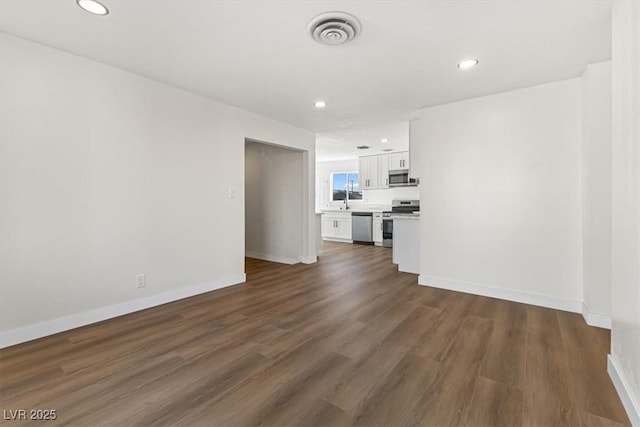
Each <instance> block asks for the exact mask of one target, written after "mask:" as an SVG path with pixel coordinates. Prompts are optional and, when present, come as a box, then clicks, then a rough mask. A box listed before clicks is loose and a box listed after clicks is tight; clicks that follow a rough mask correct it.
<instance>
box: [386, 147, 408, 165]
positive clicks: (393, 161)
mask: <svg viewBox="0 0 640 427" xmlns="http://www.w3.org/2000/svg"><path fill="white" fill-rule="evenodd" d="M396 169H409V152H408V151H400V152H398V153H392V154H389V170H396Z"/></svg>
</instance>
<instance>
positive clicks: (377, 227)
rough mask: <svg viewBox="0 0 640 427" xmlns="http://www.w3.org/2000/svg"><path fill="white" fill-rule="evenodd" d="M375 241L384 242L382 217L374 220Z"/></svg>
mask: <svg viewBox="0 0 640 427" xmlns="http://www.w3.org/2000/svg"><path fill="white" fill-rule="evenodd" d="M373 242H374V243H382V219H380V220H378V219H374V220H373Z"/></svg>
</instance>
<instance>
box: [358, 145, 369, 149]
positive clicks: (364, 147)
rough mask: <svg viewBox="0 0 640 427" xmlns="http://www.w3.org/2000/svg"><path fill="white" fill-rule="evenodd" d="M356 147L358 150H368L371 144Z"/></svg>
mask: <svg viewBox="0 0 640 427" xmlns="http://www.w3.org/2000/svg"><path fill="white" fill-rule="evenodd" d="M356 148H357V149H358V150H368V149H369V146H368V145H358V146H357V147H356Z"/></svg>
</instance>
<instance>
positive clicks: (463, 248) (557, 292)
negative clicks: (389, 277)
mask: <svg viewBox="0 0 640 427" xmlns="http://www.w3.org/2000/svg"><path fill="white" fill-rule="evenodd" d="M580 90H581V86H580V79H572V80H567V81H561V82H557V83H551V84H546V85H542V86H536V87H531V88H526V89H521V90H516V91H512V92H507V93H502V94H497V95H491V96H485V97H481V98H475V99H471V100H466V101H462V102H455V103H451V104H446V105H442V106H437V107H433V108H427V109H424V110H421V111H420V113H419V115H418V120H417V121H414V122H412V126H411V131H412V134H411V149H412V152H413V154H412V170H415V172H414V174H415V175H416V176H419V177H420V179H421V185H420V196H421V217H422V220H421V221H420V223H421V232H420V235H421V276H420V279H419V280H420V283H422V284H430V285H436V286H442V287H449V288H456V289H461V290H467V291H471V292H478V293H480V292H484V293H485V294H490V295H498V296H502V297H508V298H511V299H516V300H517V299H519V298H520V299H523V298H524V300H527V301H537V302H538V303H540V304H543V305H549V306H555V307H559V308H564V309H569V310H573V311H579V310H580V309H581V301H582V240H581V236H582V229H581V228H582V227H581V225H582V218H581V194H580V180H581V174H580V144H581V140H580V103H581V100H580ZM522 297H523V298H522Z"/></svg>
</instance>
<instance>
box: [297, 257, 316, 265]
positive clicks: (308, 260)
mask: <svg viewBox="0 0 640 427" xmlns="http://www.w3.org/2000/svg"><path fill="white" fill-rule="evenodd" d="M300 262H301V263H303V264H315V263H316V262H318V257H317V256H301V257H300Z"/></svg>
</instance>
